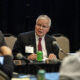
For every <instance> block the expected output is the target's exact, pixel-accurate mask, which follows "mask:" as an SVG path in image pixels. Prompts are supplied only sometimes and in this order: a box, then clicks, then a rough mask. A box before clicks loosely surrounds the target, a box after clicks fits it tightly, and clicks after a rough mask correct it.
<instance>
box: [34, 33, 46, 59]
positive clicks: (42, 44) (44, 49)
mask: <svg viewBox="0 0 80 80" xmlns="http://www.w3.org/2000/svg"><path fill="white" fill-rule="evenodd" d="M35 36H36V49H37V51H38V41H39V40H38V39H39V37H38V36H37V35H36V34H35ZM44 37H45V36H44ZM44 37H42V40H41V46H42V52H43V59H46V58H47V50H46V46H45V45H46V44H45V38H44Z"/></svg>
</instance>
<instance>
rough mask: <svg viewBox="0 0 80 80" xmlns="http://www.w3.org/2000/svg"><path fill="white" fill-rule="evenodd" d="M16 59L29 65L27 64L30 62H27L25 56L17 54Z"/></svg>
mask: <svg viewBox="0 0 80 80" xmlns="http://www.w3.org/2000/svg"><path fill="white" fill-rule="evenodd" d="M16 58H17V59H20V60H24V61H25V62H26V63H29V62H30V61H29V60H28V59H27V58H26V57H25V56H23V55H22V54H21V53H17V55H16Z"/></svg>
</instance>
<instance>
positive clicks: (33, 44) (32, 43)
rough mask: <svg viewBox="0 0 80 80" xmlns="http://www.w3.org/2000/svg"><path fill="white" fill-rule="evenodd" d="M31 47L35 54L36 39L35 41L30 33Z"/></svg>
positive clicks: (33, 34) (33, 35)
mask: <svg viewBox="0 0 80 80" xmlns="http://www.w3.org/2000/svg"><path fill="white" fill-rule="evenodd" d="M29 42H30V44H31V46H33V47H34V53H36V39H35V33H32V36H31V38H30V40H29Z"/></svg>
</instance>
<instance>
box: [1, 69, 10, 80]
mask: <svg viewBox="0 0 80 80" xmlns="http://www.w3.org/2000/svg"><path fill="white" fill-rule="evenodd" d="M0 80H10V78H9V77H8V76H7V74H5V73H4V72H3V71H1V70H0Z"/></svg>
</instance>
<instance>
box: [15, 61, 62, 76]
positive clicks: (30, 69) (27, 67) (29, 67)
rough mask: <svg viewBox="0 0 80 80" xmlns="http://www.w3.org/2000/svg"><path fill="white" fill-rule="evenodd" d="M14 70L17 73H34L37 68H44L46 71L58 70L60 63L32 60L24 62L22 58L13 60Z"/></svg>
mask: <svg viewBox="0 0 80 80" xmlns="http://www.w3.org/2000/svg"><path fill="white" fill-rule="evenodd" d="M14 64H15V68H14V72H17V73H19V74H33V75H36V74H37V72H38V70H40V69H44V70H45V71H46V72H59V68H60V65H61V63H60V62H58V63H45V62H38V61H32V62H29V63H26V61H24V60H14Z"/></svg>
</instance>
